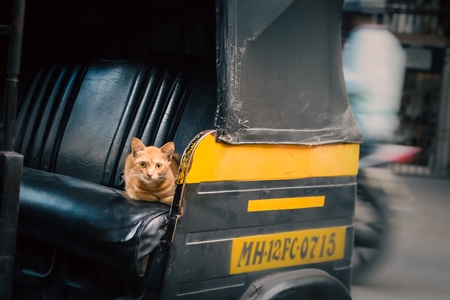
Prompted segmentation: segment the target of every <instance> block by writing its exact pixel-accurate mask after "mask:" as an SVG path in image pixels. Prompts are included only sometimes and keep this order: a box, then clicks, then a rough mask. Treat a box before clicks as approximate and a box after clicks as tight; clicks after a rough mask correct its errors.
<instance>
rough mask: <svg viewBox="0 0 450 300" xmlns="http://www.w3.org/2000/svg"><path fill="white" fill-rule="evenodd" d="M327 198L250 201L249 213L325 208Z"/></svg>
mask: <svg viewBox="0 0 450 300" xmlns="http://www.w3.org/2000/svg"><path fill="white" fill-rule="evenodd" d="M324 204H325V196H313V197H296V198H274V199H261V200H249V201H248V206H247V211H248V212H258V211H269V210H287V209H302V208H313V207H323V205H324Z"/></svg>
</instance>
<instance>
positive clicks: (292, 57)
mask: <svg viewBox="0 0 450 300" xmlns="http://www.w3.org/2000/svg"><path fill="white" fill-rule="evenodd" d="M342 4H343V1H342V0H333V1H330V0H277V1H272V0H247V1H239V0H218V1H217V2H216V5H217V9H216V12H217V16H216V20H217V34H216V39H217V40H216V45H217V73H218V97H219V107H218V112H217V116H216V127H217V128H218V134H217V139H218V140H219V141H222V142H225V143H229V144H249V143H252V144H297V145H322V144H330V143H361V141H362V135H361V131H360V129H359V127H358V125H357V123H356V121H355V118H354V116H353V114H352V112H351V109H350V105H349V101H348V96H347V92H346V89H345V83H344V75H343V70H342V57H341V10H342Z"/></svg>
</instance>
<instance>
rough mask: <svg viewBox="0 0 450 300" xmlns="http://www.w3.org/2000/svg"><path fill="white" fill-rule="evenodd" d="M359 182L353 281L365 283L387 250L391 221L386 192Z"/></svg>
mask: <svg viewBox="0 0 450 300" xmlns="http://www.w3.org/2000/svg"><path fill="white" fill-rule="evenodd" d="M373 192H374V191H369V188H367V187H365V186H364V185H363V184H361V183H358V184H357V197H356V206H355V240H354V248H353V256H352V266H353V283H363V282H364V281H365V280H366V279H367V277H368V276H369V275H370V274H372V272H373V271H374V268H375V267H376V266H377V265H378V263H379V262H380V260H381V259H382V257H383V254H384V252H385V251H386V246H387V240H388V233H389V223H388V211H387V207H386V206H385V205H384V204H383V202H382V199H381V198H382V194H381V195H374V193H373Z"/></svg>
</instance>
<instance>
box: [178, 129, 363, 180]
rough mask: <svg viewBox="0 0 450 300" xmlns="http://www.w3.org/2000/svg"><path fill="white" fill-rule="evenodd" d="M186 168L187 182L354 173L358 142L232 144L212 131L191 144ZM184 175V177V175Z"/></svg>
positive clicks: (346, 174)
mask: <svg viewBox="0 0 450 300" xmlns="http://www.w3.org/2000/svg"><path fill="white" fill-rule="evenodd" d="M190 149H192V150H191V153H190V155H192V156H191V157H189V158H187V159H188V160H189V162H188V163H186V164H185V167H184V171H187V172H186V174H183V175H186V177H185V179H186V183H199V182H218V181H260V180H286V179H300V178H308V177H328V176H354V175H356V174H357V173H358V157H359V145H358V144H329V145H321V146H299V145H228V144H224V143H217V142H216V140H215V132H214V131H211V132H209V133H207V134H206V135H205V136H203V137H202V138H200V139H198V140H196V142H195V146H194V147H191V148H190ZM183 177H184V176H183Z"/></svg>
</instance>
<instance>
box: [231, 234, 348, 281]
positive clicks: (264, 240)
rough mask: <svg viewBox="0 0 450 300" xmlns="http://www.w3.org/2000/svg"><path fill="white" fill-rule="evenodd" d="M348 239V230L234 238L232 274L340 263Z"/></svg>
mask: <svg viewBox="0 0 450 300" xmlns="http://www.w3.org/2000/svg"><path fill="white" fill-rule="evenodd" d="M345 236H346V228H345V227H332V228H320V229H308V230H299V231H291V232H283V233H276V234H265V235H256V236H246V237H240V238H235V239H233V242H232V248H231V262H230V274H240V273H247V272H255V271H261V270H267V269H275V268H283V267H292V266H299V265H305V264H312V263H319V262H326V261H333V260H339V259H342V258H344V253H345Z"/></svg>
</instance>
